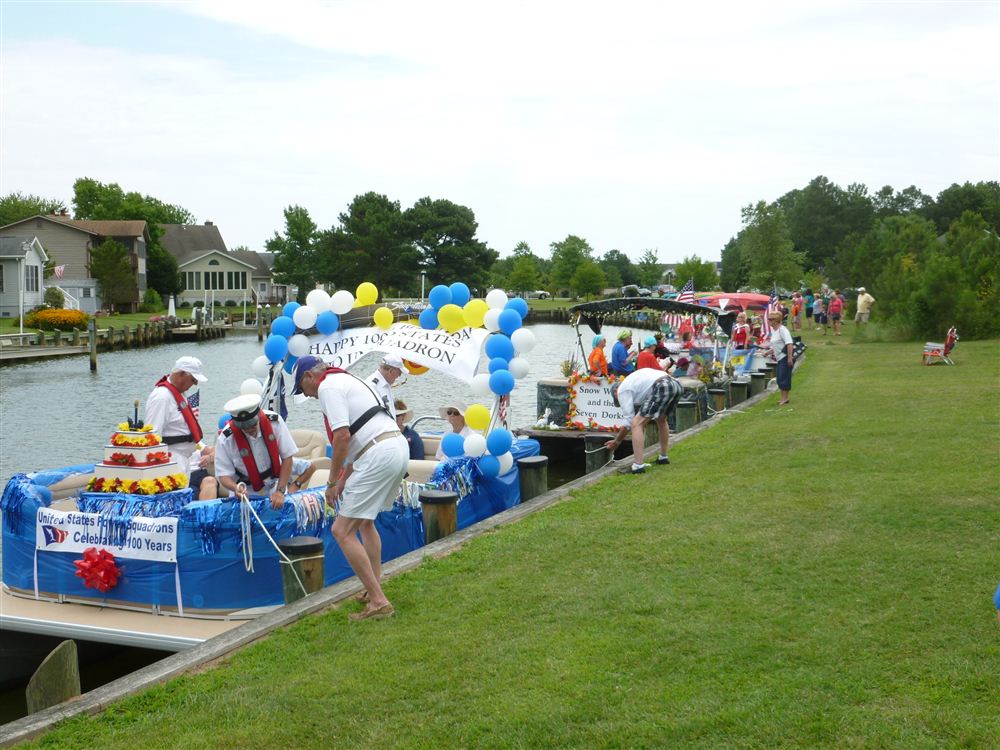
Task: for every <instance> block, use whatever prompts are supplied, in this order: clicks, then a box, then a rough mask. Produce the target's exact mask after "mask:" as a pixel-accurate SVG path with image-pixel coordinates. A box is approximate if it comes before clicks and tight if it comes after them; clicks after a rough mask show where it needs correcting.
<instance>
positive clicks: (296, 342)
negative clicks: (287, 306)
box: [288, 310, 309, 357]
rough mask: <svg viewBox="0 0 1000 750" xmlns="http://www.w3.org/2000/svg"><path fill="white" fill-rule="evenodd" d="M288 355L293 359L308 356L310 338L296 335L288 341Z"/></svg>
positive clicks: (299, 334)
mask: <svg viewBox="0 0 1000 750" xmlns="http://www.w3.org/2000/svg"><path fill="white" fill-rule="evenodd" d="M296 312H298V310H296ZM288 353H289V354H291V355H292V356H293V357H304V356H306V355H307V354H308V353H309V337H308V336H305V335H303V334H301V333H296V334H295V335H294V336H292V337H291V338H290V339H288Z"/></svg>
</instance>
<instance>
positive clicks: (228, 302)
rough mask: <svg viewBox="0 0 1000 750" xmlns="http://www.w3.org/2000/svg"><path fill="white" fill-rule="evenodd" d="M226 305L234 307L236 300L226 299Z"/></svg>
mask: <svg viewBox="0 0 1000 750" xmlns="http://www.w3.org/2000/svg"><path fill="white" fill-rule="evenodd" d="M226 307H236V300H234V299H227V300H226Z"/></svg>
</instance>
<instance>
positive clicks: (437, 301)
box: [427, 284, 451, 310]
mask: <svg viewBox="0 0 1000 750" xmlns="http://www.w3.org/2000/svg"><path fill="white" fill-rule="evenodd" d="M427 301H428V302H430V303H431V307H433V308H434V309H435V310H440V309H441V308H442V307H444V306H445V305H447V304H449V303H450V302H451V289H449V288H448V287H446V286H445V285H444V284H438V285H437V286H436V287H434V288H433V289H431V291H430V294H428V295H427Z"/></svg>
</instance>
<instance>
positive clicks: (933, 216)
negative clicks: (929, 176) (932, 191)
mask: <svg viewBox="0 0 1000 750" xmlns="http://www.w3.org/2000/svg"><path fill="white" fill-rule="evenodd" d="M966 211H972V212H973V213H976V214H979V215H980V216H982V217H983V219H984V220H985V221H986V223H987V225H988V226H989V227H990V228H992V229H993V231H994V232H997V233H1000V183H998V182H996V181H995V180H994V181H992V182H976V183H971V182H965V183H963V184H961V185H959V184H958V183H953V184H952V185H951V186H949V187H947V188H945V189H944V190H942V191H941V192H940V193H938V197H937V200H935V201H933V202H932V203H931V204H930V205H928V206H926V207H925V208H924V210H923V211H922V212H921V213H923V215H924V216H926V217H927V218H929V219H930V220H931V221H933V222H934V225H935V226H936V227H937V231H938V234H944V233H945V232H947V231H948V228H949V227H950V226H951V225H952V222H954V221H956V220H957V219H958V218H959V217H961V216H962V214H963V213H965V212H966Z"/></svg>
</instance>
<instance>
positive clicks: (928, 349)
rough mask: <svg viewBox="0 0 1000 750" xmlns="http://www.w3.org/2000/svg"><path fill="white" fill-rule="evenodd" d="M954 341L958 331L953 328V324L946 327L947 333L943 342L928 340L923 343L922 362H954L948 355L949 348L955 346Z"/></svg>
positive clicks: (934, 363)
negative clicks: (936, 342) (937, 342)
mask: <svg viewBox="0 0 1000 750" xmlns="http://www.w3.org/2000/svg"><path fill="white" fill-rule="evenodd" d="M956 341H958V331H956V330H955V326H952V327H951V328H949V329H948V335H947V336H946V337H945V342H944V343H943V344H935V343H933V342H931V341H928V342H927V343H926V344H924V364H925V365H936V364H946V365H953V364H955V363H954V362H952V361H951V357H950V356H949V355H950V354H951V350H952V349H954V348H955V342H956Z"/></svg>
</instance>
